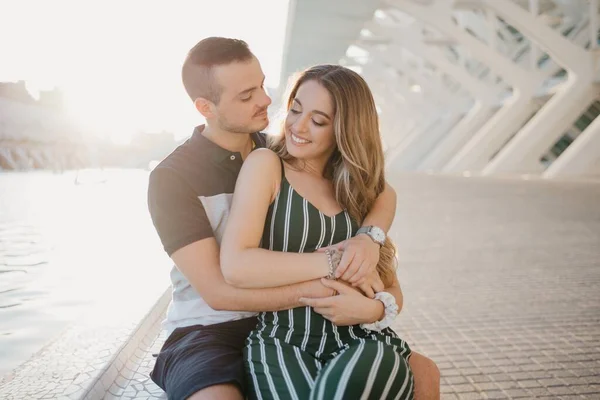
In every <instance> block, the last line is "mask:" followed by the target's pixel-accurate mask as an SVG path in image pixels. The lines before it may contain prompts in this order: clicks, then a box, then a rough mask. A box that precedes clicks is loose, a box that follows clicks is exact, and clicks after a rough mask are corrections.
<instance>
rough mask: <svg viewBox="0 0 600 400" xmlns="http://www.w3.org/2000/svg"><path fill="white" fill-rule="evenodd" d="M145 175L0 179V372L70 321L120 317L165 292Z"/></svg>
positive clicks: (20, 175)
mask: <svg viewBox="0 0 600 400" xmlns="http://www.w3.org/2000/svg"><path fill="white" fill-rule="evenodd" d="M147 176H148V173H147V171H142V170H109V171H86V172H85V173H79V174H77V173H75V172H68V173H64V174H52V173H47V172H27V173H16V172H14V173H12V172H11V173H0V360H1V362H0V376H1V375H3V374H5V373H7V372H8V371H10V370H11V369H13V368H15V367H16V366H18V365H19V364H21V363H22V362H24V361H26V360H27V359H28V358H29V357H30V356H31V355H33V354H34V353H35V352H37V351H39V350H40V349H41V348H42V347H43V346H44V345H45V344H47V343H48V342H49V341H51V340H52V339H53V338H55V337H56V336H57V335H58V334H59V333H60V332H61V331H62V330H63V329H64V328H65V327H66V326H67V325H68V323H69V322H72V321H75V320H79V319H80V318H83V317H86V318H93V319H95V320H97V321H98V322H100V323H101V321H103V320H109V319H110V320H113V319H115V318H127V316H126V315H120V308H119V305H120V304H123V302H125V301H126V302H135V301H136V299H138V298H141V297H143V296H142V295H143V294H144V293H148V292H149V291H157V293H158V292H159V291H160V289H164V288H165V287H166V285H167V284H168V277H167V274H168V269H169V260H168V258H167V257H166V255H165V254H164V252H163V251H162V249H161V246H160V243H159V241H158V238H157V237H156V233H155V232H154V229H153V227H152V224H151V221H150V218H149V215H148V211H147V205H146V185H147ZM146 297H147V296H146ZM98 305H102V307H98ZM91 310H93V313H94V315H89V313H90V312H92V311H91ZM123 312H125V311H122V312H121V314H122V313H123ZM133 322H135V321H133Z"/></svg>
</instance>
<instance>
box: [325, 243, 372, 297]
mask: <svg viewBox="0 0 600 400" xmlns="http://www.w3.org/2000/svg"><path fill="white" fill-rule="evenodd" d="M380 248H381V246H379V245H378V244H377V243H375V242H374V241H373V240H371V238H370V237H368V236H367V235H358V236H354V237H353V238H350V239H348V240H344V241H343V242H340V243H336V244H334V245H332V246H328V247H323V248H321V249H319V250H318V251H325V250H326V249H337V250H340V251H343V252H344V254H343V255H342V260H341V261H340V264H339V265H338V267H337V269H336V272H335V277H336V278H337V279H341V280H343V281H345V282H349V283H351V284H352V286H358V285H362V284H364V283H365V281H366V279H367V276H368V275H369V274H370V273H372V272H373V271H375V267H377V263H378V262H379V249H380Z"/></svg>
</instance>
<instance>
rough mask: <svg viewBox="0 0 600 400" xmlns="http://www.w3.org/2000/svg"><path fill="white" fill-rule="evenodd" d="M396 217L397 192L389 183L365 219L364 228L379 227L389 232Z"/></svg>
mask: <svg viewBox="0 0 600 400" xmlns="http://www.w3.org/2000/svg"><path fill="white" fill-rule="evenodd" d="M395 216H396V191H395V190H394V188H393V187H391V186H390V185H389V184H388V183H387V182H386V183H385V188H384V189H383V192H381V193H380V194H379V196H377V200H375V204H373V208H371V211H369V213H368V214H367V216H366V217H365V220H364V221H363V223H362V226H371V225H374V226H378V227H380V228H381V229H383V230H384V232H386V233H387V232H388V231H389V230H390V228H391V226H392V223H393V222H394V217H395Z"/></svg>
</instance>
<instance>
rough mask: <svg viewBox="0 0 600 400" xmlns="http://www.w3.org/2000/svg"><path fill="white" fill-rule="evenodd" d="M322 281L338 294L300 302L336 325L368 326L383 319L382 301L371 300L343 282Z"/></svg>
mask: <svg viewBox="0 0 600 400" xmlns="http://www.w3.org/2000/svg"><path fill="white" fill-rule="evenodd" d="M321 281H322V282H323V285H325V286H327V287H329V288H331V289H334V290H335V291H337V292H338V294H337V295H336V296H330V297H324V298H301V299H300V302H301V303H302V304H304V305H307V306H311V307H313V309H314V310H315V312H317V313H319V314H321V315H322V316H323V317H324V318H326V319H328V320H329V321H331V322H333V323H334V324H336V325H338V326H347V325H357V324H368V323H372V322H374V321H379V320H381V319H382V318H383V315H384V311H385V309H384V306H383V303H382V302H381V301H379V300H373V299H369V298H367V297H365V296H363V294H362V293H361V292H360V291H358V290H357V289H355V288H353V287H352V286H349V285H347V284H344V283H342V282H339V281H334V280H331V279H322V280H321Z"/></svg>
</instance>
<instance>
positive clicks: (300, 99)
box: [285, 80, 336, 163]
mask: <svg viewBox="0 0 600 400" xmlns="http://www.w3.org/2000/svg"><path fill="white" fill-rule="evenodd" d="M333 110H334V107H333V101H332V99H331V96H330V94H329V92H328V91H327V89H325V88H324V87H323V86H321V84H319V83H318V82H316V81H314V80H310V81H306V82H304V83H302V84H301V85H300V87H299V88H298V91H297V93H296V97H295V98H294V101H293V103H292V106H291V108H290V109H289V111H288V115H287V118H286V120H285V144H286V148H287V151H288V152H289V153H290V154H291V155H292V156H293V157H295V158H297V159H299V160H305V161H309V160H313V161H317V162H323V163H325V162H327V160H328V159H329V157H330V156H331V154H332V153H333V152H334V151H335V148H336V142H335V135H334V133H333V118H334V111H333Z"/></svg>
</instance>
